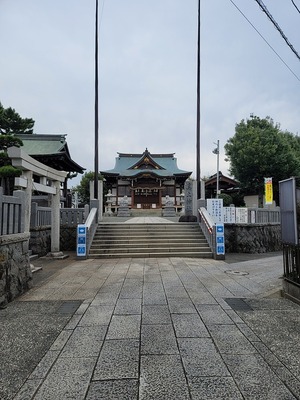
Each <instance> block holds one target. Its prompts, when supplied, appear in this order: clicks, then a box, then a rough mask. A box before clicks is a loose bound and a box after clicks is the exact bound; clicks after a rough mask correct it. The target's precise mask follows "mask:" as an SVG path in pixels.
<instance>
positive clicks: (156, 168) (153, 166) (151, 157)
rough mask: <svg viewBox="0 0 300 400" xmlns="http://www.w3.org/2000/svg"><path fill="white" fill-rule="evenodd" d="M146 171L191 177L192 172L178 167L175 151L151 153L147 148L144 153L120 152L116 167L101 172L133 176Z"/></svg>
mask: <svg viewBox="0 0 300 400" xmlns="http://www.w3.org/2000/svg"><path fill="white" fill-rule="evenodd" d="M145 173H147V174H151V175H154V176H157V177H162V178H169V177H172V176H186V177H189V176H190V175H191V172H189V171H184V170H182V169H179V168H178V166H177V159H176V158H175V157H174V153H169V154H151V153H150V152H149V151H148V150H147V149H146V150H145V151H144V153H143V154H130V153H118V157H116V161H115V167H114V168H113V169H110V170H107V171H102V172H101V174H103V175H104V176H120V177H125V178H126V177H127V178H131V177H132V178H133V177H136V176H138V175H143V174H145Z"/></svg>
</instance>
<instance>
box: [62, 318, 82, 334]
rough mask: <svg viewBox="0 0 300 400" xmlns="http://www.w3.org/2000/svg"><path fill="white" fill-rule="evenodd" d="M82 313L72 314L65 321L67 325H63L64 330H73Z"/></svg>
mask: <svg viewBox="0 0 300 400" xmlns="http://www.w3.org/2000/svg"><path fill="white" fill-rule="evenodd" d="M81 317H82V315H81V314H78V315H76V314H75V315H73V316H72V318H71V319H70V321H69V322H68V323H67V325H66V326H65V330H68V329H70V330H73V329H75V328H76V326H77V325H78V324H79V321H80V320H81Z"/></svg>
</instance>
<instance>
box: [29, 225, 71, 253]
mask: <svg viewBox="0 0 300 400" xmlns="http://www.w3.org/2000/svg"><path fill="white" fill-rule="evenodd" d="M76 234H77V227H69V226H63V225H62V226H61V227H60V250H61V251H76ZM29 248H30V250H32V254H37V255H38V256H39V257H43V256H45V255H47V254H48V253H49V252H50V251H51V227H49V226H41V227H38V228H34V229H31V231H30V241H29Z"/></svg>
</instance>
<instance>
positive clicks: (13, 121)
mask: <svg viewBox="0 0 300 400" xmlns="http://www.w3.org/2000/svg"><path fill="white" fill-rule="evenodd" d="M33 125H34V120H33V119H31V118H22V117H20V115H19V114H18V113H17V112H16V111H15V110H14V109H13V108H11V107H9V108H4V107H3V105H2V104H1V103H0V180H1V186H2V187H3V188H4V194H11V193H12V191H13V188H14V178H15V177H16V176H20V175H21V173H22V171H21V170H20V169H19V168H15V167H13V166H12V165H11V160H10V158H9V157H8V155H7V149H8V148H9V147H11V146H16V147H20V146H22V145H23V143H22V140H21V139H19V138H17V137H15V136H14V134H18V133H28V134H31V133H33Z"/></svg>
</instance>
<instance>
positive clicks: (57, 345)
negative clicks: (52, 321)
mask: <svg viewBox="0 0 300 400" xmlns="http://www.w3.org/2000/svg"><path fill="white" fill-rule="evenodd" d="M71 334H72V331H70V330H68V331H67V330H63V331H61V332H60V334H59V335H58V337H57V338H56V339H55V341H54V343H53V344H52V346H51V347H50V350H51V351H58V350H62V349H63V347H64V345H65V344H66V343H67V341H68V340H69V337H70V336H71Z"/></svg>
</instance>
